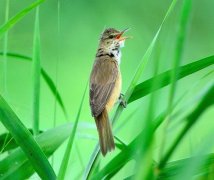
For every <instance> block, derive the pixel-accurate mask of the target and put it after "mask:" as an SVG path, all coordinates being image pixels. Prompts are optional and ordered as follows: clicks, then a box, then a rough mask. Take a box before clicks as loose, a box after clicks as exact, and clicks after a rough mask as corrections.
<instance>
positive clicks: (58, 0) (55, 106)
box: [51, 0, 60, 166]
mask: <svg viewBox="0 0 214 180" xmlns="http://www.w3.org/2000/svg"><path fill="white" fill-rule="evenodd" d="M59 48H60V0H57V50H56V53H57V54H56V57H57V58H56V67H55V73H56V76H55V81H56V89H55V96H54V97H55V99H54V117H53V127H55V126H56V116H57V83H58V64H59V57H60V49H59ZM51 161H52V162H51V164H52V166H53V164H54V154H53V156H52V159H51Z"/></svg>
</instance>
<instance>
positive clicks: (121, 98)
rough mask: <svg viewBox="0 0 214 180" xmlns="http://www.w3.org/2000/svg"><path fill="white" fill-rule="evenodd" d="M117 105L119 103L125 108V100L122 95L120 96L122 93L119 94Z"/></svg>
mask: <svg viewBox="0 0 214 180" xmlns="http://www.w3.org/2000/svg"><path fill="white" fill-rule="evenodd" d="M119 103H120V105H122V106H123V107H124V108H126V106H127V102H126V101H125V99H124V94H122V93H120V96H119Z"/></svg>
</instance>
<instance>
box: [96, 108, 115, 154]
mask: <svg viewBox="0 0 214 180" xmlns="http://www.w3.org/2000/svg"><path fill="white" fill-rule="evenodd" d="M95 121H96V125H97V130H98V133H99V139H100V150H101V152H102V154H103V156H105V155H106V153H107V152H109V151H111V150H114V148H115V145H114V138H113V134H112V130H111V124H110V122H109V118H108V113H107V110H106V109H104V110H103V112H102V113H101V114H100V115H99V116H97V117H95Z"/></svg>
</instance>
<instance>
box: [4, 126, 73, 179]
mask: <svg viewBox="0 0 214 180" xmlns="http://www.w3.org/2000/svg"><path fill="white" fill-rule="evenodd" d="M71 128H72V124H71V123H67V124H64V125H61V126H59V127H56V128H52V129H50V130H48V131H45V132H43V133H42V134H39V135H38V136H36V137H35V140H36V142H37V143H38V144H39V145H40V147H41V149H42V150H43V152H44V153H45V155H46V156H47V157H50V156H51V155H52V154H53V153H54V152H55V151H56V149H57V148H58V147H59V146H60V145H61V144H62V143H63V142H64V141H65V139H67V138H68V137H69V135H70V132H71ZM34 172H35V170H34V168H33V166H32V164H31V163H30V161H29V160H28V159H27V157H26V155H25V154H24V152H23V151H22V149H21V148H16V149H15V150H14V151H13V152H11V153H10V154H9V155H8V156H7V157H5V158H4V159H3V160H1V161H0V174H1V176H0V179H27V178H29V177H30V176H31V175H32V174H33V173H34Z"/></svg>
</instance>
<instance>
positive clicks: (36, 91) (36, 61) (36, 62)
mask: <svg viewBox="0 0 214 180" xmlns="http://www.w3.org/2000/svg"><path fill="white" fill-rule="evenodd" d="M40 49H41V47H40V31H39V7H37V8H36V15H35V29H34V41H33V114H32V119H33V134H34V135H37V134H38V133H39V106H40V69H41V68H40Z"/></svg>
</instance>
